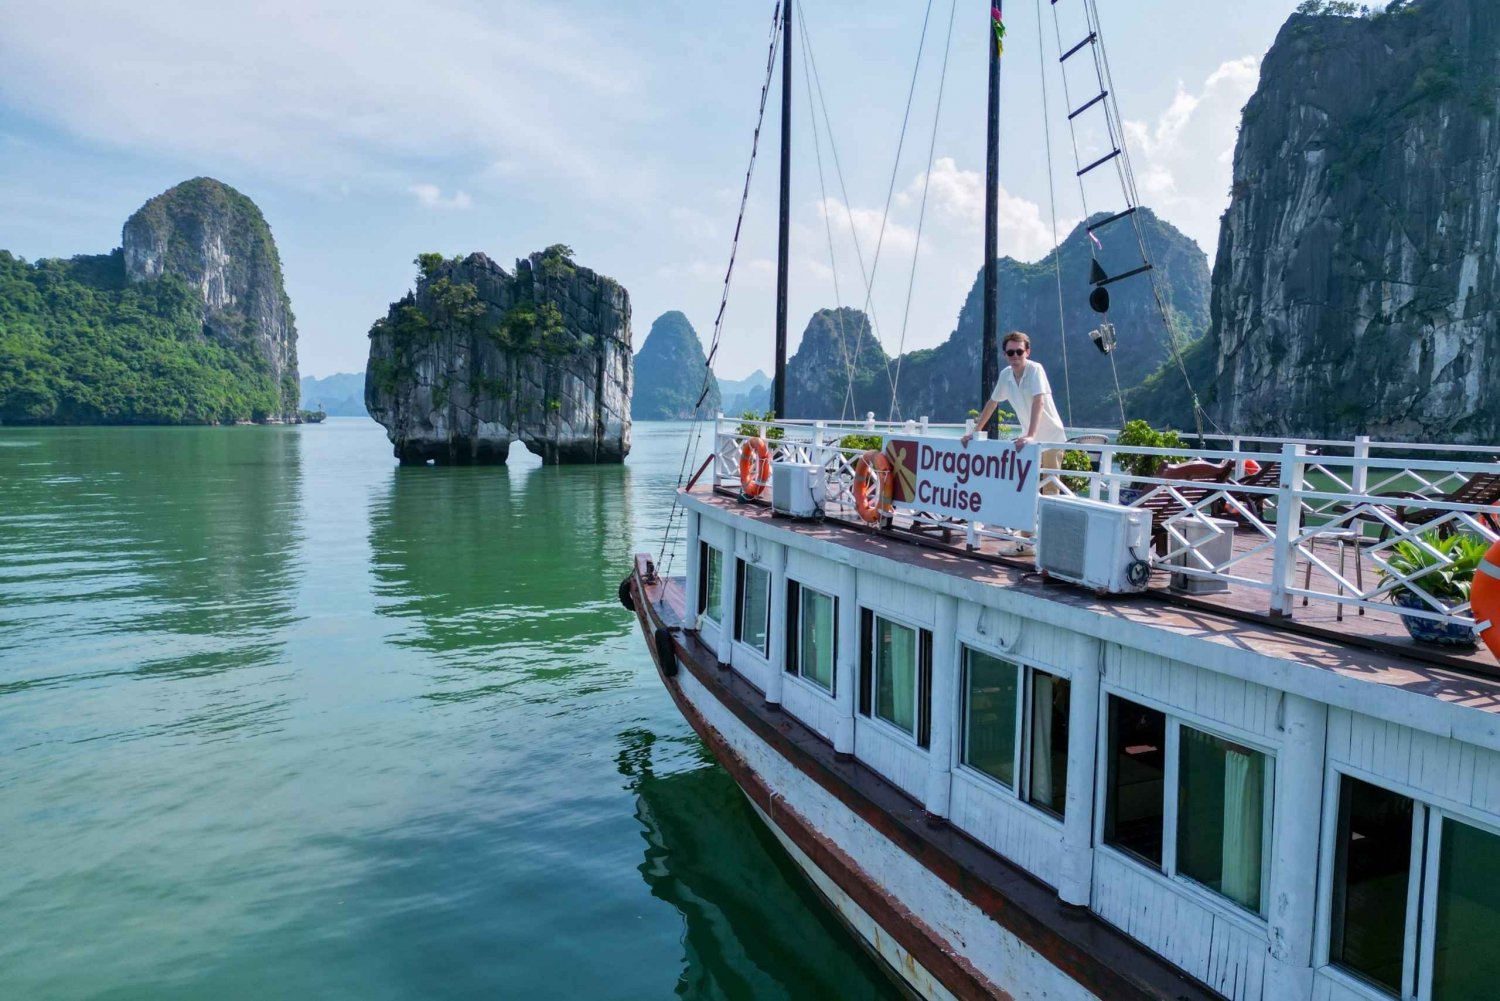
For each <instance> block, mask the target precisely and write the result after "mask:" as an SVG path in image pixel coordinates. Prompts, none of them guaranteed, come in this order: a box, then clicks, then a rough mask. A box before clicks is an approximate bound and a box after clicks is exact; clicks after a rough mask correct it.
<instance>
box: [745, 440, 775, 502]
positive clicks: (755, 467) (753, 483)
mask: <svg viewBox="0 0 1500 1001" xmlns="http://www.w3.org/2000/svg"><path fill="white" fill-rule="evenodd" d="M770 482H771V450H770V449H769V448H767V447H766V440H765V439H764V438H746V439H745V444H743V445H741V446H740V489H741V490H743V491H744V492H745V496H746V497H759V496H760V495H761V492H762V491H763V490H765V489H766V484H767V483H770Z"/></svg>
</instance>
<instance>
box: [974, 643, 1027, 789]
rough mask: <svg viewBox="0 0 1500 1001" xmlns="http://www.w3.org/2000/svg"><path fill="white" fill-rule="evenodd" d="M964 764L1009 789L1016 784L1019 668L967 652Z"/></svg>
mask: <svg viewBox="0 0 1500 1001" xmlns="http://www.w3.org/2000/svg"><path fill="white" fill-rule="evenodd" d="M964 658H965V665H966V668H967V669H966V670H965V672H964V761H965V763H967V764H969V765H971V766H972V767H974V768H977V769H979V770H980V771H982V772H984V773H985V774H986V775H989V776H991V777H992V778H995V779H999V780H1000V781H1001V782H1003V783H1005V784H1006V785H1007V786H1014V785H1015V781H1016V699H1017V698H1018V689H1019V688H1020V674H1021V672H1020V671H1019V670H1018V669H1017V668H1016V665H1014V664H1012V663H1009V662H1008V661H1003V660H1000V659H998V658H995V657H991V656H990V655H989V654H984V653H980V652H979V651H978V650H970V649H968V648H965V649H964Z"/></svg>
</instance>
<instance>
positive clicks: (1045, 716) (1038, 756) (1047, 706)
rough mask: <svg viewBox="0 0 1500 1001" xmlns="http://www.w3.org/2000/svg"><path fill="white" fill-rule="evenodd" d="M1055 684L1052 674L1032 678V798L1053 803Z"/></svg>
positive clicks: (1040, 801)
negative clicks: (1053, 690)
mask: <svg viewBox="0 0 1500 1001" xmlns="http://www.w3.org/2000/svg"><path fill="white" fill-rule="evenodd" d="M1052 684H1053V679H1052V676H1051V675H1050V674H1042V673H1041V672H1037V673H1035V674H1033V675H1032V676H1031V798H1032V800H1034V801H1036V802H1039V803H1047V804H1050V803H1051V802H1052V696H1053V692H1052Z"/></svg>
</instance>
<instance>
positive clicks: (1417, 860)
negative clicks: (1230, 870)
mask: <svg viewBox="0 0 1500 1001" xmlns="http://www.w3.org/2000/svg"><path fill="white" fill-rule="evenodd" d="M1346 776H1347V777H1348V778H1351V779H1355V780H1357V781H1360V782H1364V783H1366V784H1368V785H1373V786H1377V787H1378V788H1381V789H1384V790H1386V791H1387V792H1393V793H1395V794H1397V795H1399V796H1405V797H1406V798H1407V799H1409V800H1411V801H1412V858H1411V866H1410V873H1411V874H1410V876H1409V877H1408V881H1407V886H1406V933H1405V935H1404V937H1403V939H1402V942H1403V948H1402V955H1401V994H1400V995H1393V994H1391V993H1389V992H1388V991H1386V990H1384V989H1382V988H1380V987H1377V986H1375V985H1374V984H1372V983H1370V982H1369V981H1368V980H1366V979H1365V978H1363V977H1362V976H1360V975H1359V974H1358V973H1357V972H1355V971H1354V970H1349V969H1345V968H1344V967H1342V966H1339V965H1337V964H1335V963H1334V962H1333V959H1332V956H1331V952H1332V947H1333V889H1334V887H1333V883H1334V879H1335V878H1336V877H1337V876H1338V872H1337V871H1336V866H1335V861H1336V860H1335V852H1336V849H1337V844H1338V822H1339V806H1340V803H1339V791H1340V787H1341V785H1342V784H1343V779H1344V778H1345V777H1346ZM1323 793H1324V794H1323V837H1322V839H1321V845H1320V849H1319V855H1320V864H1319V867H1318V868H1319V875H1318V904H1317V921H1316V931H1315V941H1314V952H1313V960H1314V968H1315V969H1316V970H1317V972H1318V973H1319V974H1320V975H1322V976H1326V977H1331V978H1333V979H1334V980H1336V981H1337V982H1338V983H1339V984H1340V985H1341V986H1343V987H1345V988H1346V989H1348V990H1350V991H1353V992H1355V993H1358V994H1359V995H1361V996H1362V997H1366V998H1369V999H1370V1001H1392V998H1397V999H1398V1001H1432V964H1433V960H1434V957H1435V955H1436V950H1437V897H1438V889H1439V878H1440V875H1441V872H1440V865H1441V862H1442V847H1443V846H1442V840H1443V821H1444V820H1453V821H1456V822H1457V823H1460V824H1468V825H1469V826H1470V827H1474V828H1477V829H1478V830H1481V831H1483V832H1485V833H1486V834H1489V835H1492V836H1494V837H1496V838H1500V825H1497V824H1496V822H1495V821H1494V820H1493V819H1486V818H1483V817H1480V816H1478V815H1477V814H1476V813H1474V812H1473V811H1471V810H1465V809H1462V808H1460V807H1457V806H1454V805H1451V804H1445V803H1440V802H1433V801H1432V800H1430V799H1424V798H1423V796H1422V795H1421V793H1420V790H1416V789H1413V788H1412V787H1411V786H1409V785H1407V784H1405V783H1403V782H1396V781H1392V780H1389V779H1386V778H1383V777H1381V776H1379V775H1374V774H1371V773H1369V772H1366V771H1364V770H1362V769H1358V768H1350V767H1346V766H1343V765H1330V766H1329V768H1328V771H1327V774H1326V777H1325V784H1324V789H1323Z"/></svg>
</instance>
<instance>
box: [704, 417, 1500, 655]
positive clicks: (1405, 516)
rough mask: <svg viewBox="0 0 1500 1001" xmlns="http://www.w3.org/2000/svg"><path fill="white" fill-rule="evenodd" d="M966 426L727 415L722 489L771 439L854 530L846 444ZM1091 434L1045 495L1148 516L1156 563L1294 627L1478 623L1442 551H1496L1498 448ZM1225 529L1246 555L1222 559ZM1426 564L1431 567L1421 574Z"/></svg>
mask: <svg viewBox="0 0 1500 1001" xmlns="http://www.w3.org/2000/svg"><path fill="white" fill-rule="evenodd" d="M965 430H973V423H972V422H968V423H966V424H962V425H959V424H936V423H930V422H928V421H927V420H926V419H925V418H923V419H922V420H920V421H906V422H902V423H896V424H892V423H881V422H877V421H875V420H874V418H873V415H871V416H869V417H867V418H866V420H865V421H863V422H854V423H849V422H834V421H771V422H767V421H753V420H740V419H735V418H724V417H723V416H722V415H721V416H720V417H719V418H718V420H717V422H716V427H715V438H714V441H715V461H714V464H713V467H714V470H713V471H714V484H715V486H721V487H726V488H729V489H738V488H739V485H740V470H739V462H740V454H741V449H742V448H743V446H744V443H745V442H746V440H748V439H750V438H754V437H763V438H764V439H765V440H766V444H767V446H768V451H769V452H770V454H771V457H772V459H773V460H776V461H788V462H801V463H815V464H817V465H820V466H822V467H823V471H824V472H823V483H824V513H825V515H826V516H829V517H835V518H845V519H854V518H855V517H856V515H855V508H854V503H853V495H852V492H851V485H852V482H853V479H854V475H855V466H856V463H857V461H858V458H859V456H860V454H861V453H862V452H863V451H864V448H863V447H855V444H854V443H851V442H849V441H848V438H847V436H849V435H860V436H864V437H866V438H871V437H873V438H876V439H879V440H880V442H882V443H883V441H884V438H885V437H886V436H887V435H892V434H907V435H911V434H923V435H953V436H957V435H959V434H962V433H963V432H964V431H965ZM1006 430H1007V431H1008V432H1009V433H1010V434H1012V435H1013V434H1014V433H1015V431H1016V429H1015V428H1014V427H1010V428H1008V429H1006ZM1004 433H1005V431H1002V434H1004ZM1093 435H1094V437H1093V442H1094V443H1089V442H1074V443H1070V444H1069V445H1068V446H1067V447H1068V450H1069V451H1070V452H1071V453H1074V454H1073V455H1072V456H1070V458H1071V459H1073V460H1074V461H1073V464H1075V465H1080V464H1082V463H1081V461H1080V457H1082V458H1083V459H1086V460H1087V464H1088V467H1089V468H1087V469H1076V470H1073V469H1064V470H1061V471H1059V472H1057V473H1052V472H1051V471H1049V472H1048V474H1047V476H1046V478H1044V480H1043V483H1044V485H1047V484H1052V485H1055V487H1056V490H1057V492H1058V493H1061V494H1065V495H1070V496H1071V495H1080V496H1086V497H1090V498H1093V499H1095V500H1101V501H1108V502H1110V503H1116V504H1125V505H1127V506H1136V507H1145V508H1148V509H1150V510H1151V511H1152V527H1153V543H1154V553H1153V555H1152V559H1151V562H1152V565H1153V567H1156V568H1161V569H1170V570H1171V572H1172V573H1173V574H1177V575H1181V576H1182V577H1188V578H1200V579H1207V580H1214V581H1220V582H1223V583H1225V584H1229V585H1231V586H1234V587H1239V588H1248V589H1253V590H1259V591H1262V592H1264V593H1265V596H1266V606H1265V607H1267V608H1268V609H1269V610H1270V611H1271V612H1272V613H1274V614H1279V615H1285V616H1291V615H1294V614H1295V606H1296V603H1297V599H1299V598H1300V599H1302V604H1304V605H1305V604H1307V602H1308V601H1309V600H1314V599H1316V600H1319V601H1329V602H1334V603H1337V604H1339V605H1342V606H1346V607H1348V608H1350V609H1357V610H1358V613H1357V614H1364V611H1365V610H1368V609H1379V610H1384V611H1398V612H1399V613H1400V614H1401V615H1403V616H1409V617H1411V618H1413V619H1419V620H1430V621H1432V622H1435V623H1439V624H1468V625H1472V624H1473V615H1472V613H1471V611H1470V608H1469V604H1468V602H1467V601H1457V602H1451V603H1450V602H1448V601H1445V600H1443V599H1442V597H1441V596H1440V595H1438V594H1435V593H1433V592H1434V591H1435V590H1437V588H1436V587H1435V585H1436V584H1437V582H1439V581H1440V579H1441V578H1442V577H1443V574H1444V571H1446V570H1447V569H1448V568H1449V567H1451V566H1452V564H1453V560H1452V559H1451V558H1450V557H1449V556H1448V555H1447V554H1446V552H1445V551H1444V548H1440V547H1442V546H1443V540H1445V539H1447V538H1450V537H1451V536H1453V535H1456V534H1457V535H1467V536H1471V537H1474V538H1477V539H1482V540H1484V541H1485V542H1486V543H1493V542H1494V541H1496V539H1497V538H1500V534H1497V533H1500V508H1497V506H1496V504H1495V503H1494V495H1493V493H1492V494H1490V495H1489V496H1488V497H1487V498H1484V499H1482V500H1481V501H1472V500H1471V501H1467V502H1466V501H1461V500H1454V499H1452V495H1453V494H1454V492H1455V491H1457V490H1458V489H1459V488H1461V487H1463V486H1464V485H1465V484H1467V483H1469V482H1470V481H1471V480H1473V478H1474V477H1480V479H1479V480H1475V481H1474V482H1475V483H1476V485H1477V484H1480V483H1487V482H1490V481H1489V479H1488V478H1489V477H1500V448H1494V447H1482V446H1455V445H1423V444H1414V443H1396V442H1374V441H1371V440H1370V439H1369V438H1367V437H1361V438H1356V439H1354V440H1353V441H1335V440H1318V439H1282V438H1266V437H1252V436H1240V437H1232V436H1213V435H1208V436H1204V439H1202V440H1201V442H1200V444H1193V445H1185V446H1183V447H1180V448H1172V449H1160V448H1142V447H1137V446H1131V445H1121V444H1119V443H1118V442H1117V440H1116V438H1117V432H1113V431H1098V432H1093ZM1099 438H1103V439H1104V442H1103V443H1102V444H1100V443H1097V442H1098V439H1099ZM841 443H842V444H841ZM860 444H864V443H860ZM869 444H876V443H875V442H870V443H869ZM1147 457H1150V458H1149V459H1148V458H1147ZM1154 459H1159V460H1161V462H1162V463H1168V464H1176V465H1178V466H1180V465H1181V464H1182V463H1183V461H1184V460H1186V461H1189V462H1198V463H1204V464H1215V465H1217V466H1219V467H1220V468H1221V469H1223V472H1222V474H1221V475H1222V476H1223V477H1224V478H1225V479H1224V481H1223V482H1218V481H1215V480H1210V479H1182V478H1178V477H1180V476H1181V475H1184V471H1183V470H1181V469H1180V468H1179V469H1173V468H1172V467H1171V466H1170V465H1169V466H1168V467H1167V468H1166V469H1165V470H1159V471H1157V472H1156V473H1155V474H1154V475H1146V473H1145V471H1146V469H1147V467H1148V465H1149V464H1157V463H1154V462H1152V461H1151V460H1154ZM1252 463H1254V464H1258V465H1259V467H1260V469H1261V471H1262V473H1261V476H1260V477H1259V478H1258V479H1253V478H1252V477H1251V476H1248V475H1246V473H1247V469H1253V468H1254V466H1252V465H1251V464H1252ZM1273 464H1274V465H1273ZM1196 471H1197V472H1199V474H1200V475H1202V474H1203V472H1204V470H1196ZM1164 473H1165V475H1164ZM1272 474H1274V475H1272ZM1246 480H1249V481H1250V482H1245V481H1246ZM1495 482H1500V479H1497V480H1496V481H1495ZM904 513H905V514H908V515H910V516H912V518H913V520H914V521H915V523H916V524H918V525H927V526H936V527H943V528H950V529H952V530H953V531H955V532H960V533H962V534H963V535H964V537H965V538H966V540H967V542H968V543H969V545H970V546H971V547H972V546H977V545H978V544H979V541H980V540H981V539H985V538H988V539H999V540H1015V539H1017V538H1018V536H1017V535H1016V534H1015V533H1013V532H1010V531H1008V530H1007V529H1005V528H1003V527H1001V526H987V525H979V524H975V523H963V522H957V521H949V520H947V519H942V518H934V517H930V516H926V515H923V514H922V513H920V512H914V511H908V512H904ZM1226 533H1228V534H1230V535H1231V543H1232V544H1231V545H1230V546H1228V547H1227V549H1228V556H1223V555H1222V552H1221V551H1222V550H1224V549H1225V548H1226V547H1225V546H1224V544H1223V539H1222V537H1223V536H1224V535H1225V534H1226ZM1215 542H1217V543H1218V544H1217V545H1215ZM1215 552H1219V555H1218V556H1210V555H1209V554H1211V553H1215ZM1412 555H1416V556H1418V557H1423V558H1422V559H1419V560H1417V561H1416V562H1417V563H1418V565H1417V566H1415V567H1414V568H1410V569H1408V568H1407V564H1409V563H1411V562H1412V561H1411V560H1410V559H1409V558H1408V557H1410V556H1412ZM1367 570H1369V571H1371V572H1368V573H1367V572H1366V571H1367ZM1398 593H1404V594H1405V595H1406V598H1405V599H1403V600H1404V602H1405V603H1404V604H1403V605H1402V607H1400V608H1393V607H1392V602H1393V599H1394V598H1395V597H1396V596H1397V594H1398ZM1340 614H1341V615H1342V612H1341V613H1340Z"/></svg>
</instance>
